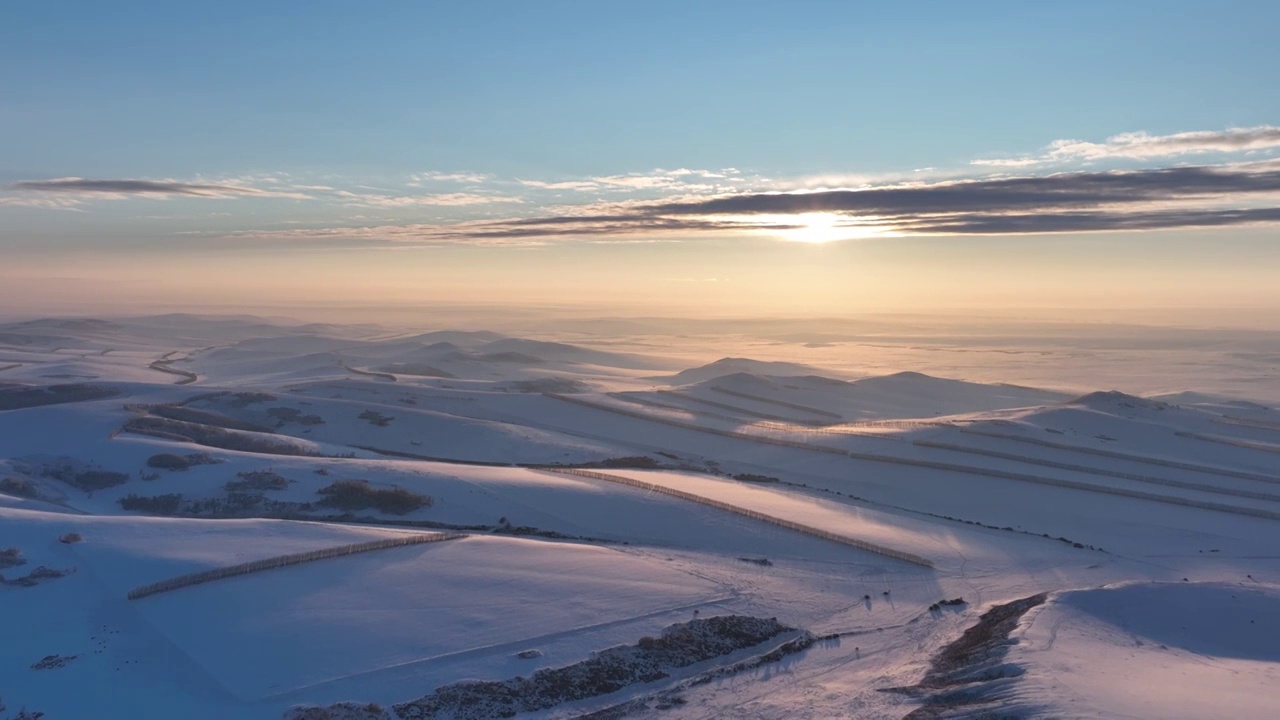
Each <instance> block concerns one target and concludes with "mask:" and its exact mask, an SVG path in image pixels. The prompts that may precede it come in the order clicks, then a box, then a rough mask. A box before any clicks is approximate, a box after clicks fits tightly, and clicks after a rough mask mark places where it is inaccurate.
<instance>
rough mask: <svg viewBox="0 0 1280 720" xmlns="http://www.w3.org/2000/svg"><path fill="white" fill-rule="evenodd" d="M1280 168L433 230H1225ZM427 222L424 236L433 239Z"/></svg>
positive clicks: (598, 211)
mask: <svg viewBox="0 0 1280 720" xmlns="http://www.w3.org/2000/svg"><path fill="white" fill-rule="evenodd" d="M1278 206H1280V165H1277V164H1276V163H1255V164H1248V165H1228V166H1201V167H1180V168H1165V169H1154V170H1135V171H1108V172H1076V173H1060V174H1055V175H1048V176H1039V177H1036V176H1032V177H1017V178H988V179H979V180H964V181H947V182H935V183H914V184H898V185H890V186H883V187H872V188H866V189H857V190H828V191H818V192H791V193H778V192H769V193H739V194H735V195H725V196H718V197H712V198H695V199H691V200H680V201H659V202H650V203H629V204H625V205H616V206H612V207H611V206H608V205H605V206H596V207H595V208H594V210H595V212H592V213H589V214H581V213H569V212H566V213H562V214H557V215H551V216H547V217H536V218H517V219H511V220H502V221H483V222H470V223H461V224H456V225H445V226H435V227H434V228H432V229H431V230H430V234H431V236H432V237H434V238H436V239H437V240H442V241H443V240H448V241H455V242H465V241H467V240H475V241H486V242H488V241H493V240H497V239H507V240H515V239H523V240H553V239H556V238H561V239H575V238H584V237H590V238H606V237H615V236H634V235H644V234H657V235H664V234H665V235H672V234H675V235H683V236H695V235H700V234H706V233H720V234H723V233H725V232H743V231H766V232H777V233H785V232H786V231H788V230H800V229H803V228H806V227H807V226H808V221H807V220H806V218H813V217H822V218H828V219H830V222H831V223H832V225H833V226H834V227H835V228H837V229H839V228H849V229H858V230H859V231H860V233H859V234H863V235H865V234H894V235H932V234H986V235H1005V234H1032V233H1061V232H1091V231H1104V230H1110V231H1136V230H1152V229H1171V228H1192V227H1221V226H1230V225H1246V224H1258V223H1274V222H1280V207H1278ZM424 232H426V231H425V229H420V230H419V235H418V237H419V239H421V238H423V237H425V236H424V235H423V234H422V233H424Z"/></svg>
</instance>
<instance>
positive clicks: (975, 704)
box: [884, 593, 1048, 720]
mask: <svg viewBox="0 0 1280 720" xmlns="http://www.w3.org/2000/svg"><path fill="white" fill-rule="evenodd" d="M1047 597H1048V596H1047V595H1046V594H1045V593H1040V594H1038V595H1032V596H1030V597H1026V598H1022V599H1020V600H1014V601H1012V602H1008V603H1005V604H1003V605H996V606H995V607H993V608H991V609H990V610H988V611H987V612H985V613H983V614H982V616H981V617H979V618H978V622H977V624H975V625H973V626H972V627H970V628H969V629H968V630H965V631H964V634H963V635H961V636H960V637H959V638H957V639H956V640H954V641H953V642H951V643H950V644H948V645H946V646H945V647H943V648H942V650H941V651H939V652H938V654H937V655H935V656H934V657H933V659H932V660H931V661H930V663H929V670H928V672H926V673H925V676H924V678H922V679H921V680H920V682H918V683H916V684H915V685H911V686H907V687H896V688H886V689H885V690H884V692H895V693H902V694H905V695H911V696H915V697H919V698H920V699H921V700H922V701H923V703H924V704H923V705H922V706H921V707H919V708H916V709H915V710H913V711H912V712H911V713H909V714H908V715H907V716H906V718H904V720H960V719H962V718H1009V719H1010V720H1015V719H1017V718H1024V717H1029V716H1030V715H1031V714H1034V713H1033V710H1032V709H1030V708H1016V707H1012V706H1010V705H1007V704H1006V703H1005V702H1004V701H1005V700H1006V699H1007V697H1008V691H1009V689H1010V687H1011V686H1012V684H1013V683H1014V682H1015V681H1016V679H1017V678H1018V677H1019V676H1020V675H1022V673H1023V670H1022V668H1020V667H1018V666H1016V665H1012V664H1009V663H1006V662H1005V657H1006V656H1007V655H1008V653H1009V648H1010V647H1012V646H1013V645H1014V644H1016V643H1017V640H1015V639H1012V638H1010V637H1009V635H1010V634H1011V633H1012V632H1013V630H1014V629H1015V628H1016V627H1017V626H1018V622H1019V621H1020V620H1021V619H1022V616H1023V615H1025V614H1026V613H1027V612H1028V611H1029V610H1031V608H1034V607H1036V606H1038V605H1042V604H1044V602H1045V600H1046V599H1047Z"/></svg>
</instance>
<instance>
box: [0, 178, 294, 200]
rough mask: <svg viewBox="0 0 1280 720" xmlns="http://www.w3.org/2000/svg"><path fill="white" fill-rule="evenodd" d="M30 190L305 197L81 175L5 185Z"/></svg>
mask: <svg viewBox="0 0 1280 720" xmlns="http://www.w3.org/2000/svg"><path fill="white" fill-rule="evenodd" d="M6 189H7V190H17V191H22V192H34V193H59V194H68V195H81V196H94V195H99V196H104V197H111V198H121V197H128V196H131V195H142V196H153V197H164V196H186V197H204V198H228V197H263V198H292V199H298V200H303V199H308V198H309V196H308V195H305V194H302V193H298V192H292V191H277V190H260V189H258V188H252V187H246V186H243V185H219V184H210V183H189V182H176V181H171V180H86V179H85V178H78V177H70V178H55V179H52V180H24V181H22V182H16V183H13V184H11V185H9V186H7V187H6Z"/></svg>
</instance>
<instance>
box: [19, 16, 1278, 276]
mask: <svg viewBox="0 0 1280 720" xmlns="http://www.w3.org/2000/svg"><path fill="white" fill-rule="evenodd" d="M1276 27H1280V3H1274V2H1212V3H1210V2H1176V1H1172V0H1170V1H1167V2H1154V1H1152V2H1136V1H1135V2H1124V3H1116V2H1071V3H1065V2H1064V3H1039V2H971V3H956V2H901V3H858V2H808V3H804V2H798V3H797V2H788V3H781V2H771V3H765V2H710V1H707V2H693V3H691V2H644V3H612V2H585V1H582V2H538V3H524V2H514V1H513V2H468V3H443V2H369V3H351V2H272V3H261V2H252V3H251V2H234V1H233V2H221V3H216V4H211V3H175V2H121V3H104V2H25V1H22V0H15V1H13V2H7V3H4V4H0V89H2V90H3V92H0V142H2V143H3V146H2V147H3V152H2V153H0V157H2V159H3V162H0V251H7V253H8V254H9V255H10V257H11V258H21V259H22V273H24V274H23V277H24V278H26V279H28V280H30V281H32V282H35V279H36V278H38V277H40V276H41V274H42V273H43V274H44V275H47V276H50V277H52V276H53V275H55V274H58V275H65V274H66V271H67V270H68V268H70V267H72V266H73V265H74V264H75V261H82V260H87V259H89V258H93V257H98V256H108V257H110V258H114V259H116V260H120V259H121V258H126V257H129V256H130V255H131V254H136V253H147V254H148V256H149V257H150V258H152V261H153V262H159V260H156V259H155V258H156V256H157V254H159V255H162V256H178V255H187V256H189V255H191V254H193V253H212V254H217V255H218V256H219V257H223V258H225V257H227V256H228V254H230V255H234V254H235V253H242V254H243V255H242V257H244V258H246V262H247V261H248V260H247V258H249V257H250V256H252V255H253V254H255V253H256V254H257V256H258V259H259V261H261V259H262V258H263V257H266V256H268V255H270V256H271V257H273V258H276V259H275V260H273V261H272V262H285V260H283V259H280V258H284V257H285V256H287V255H288V254H289V253H290V252H295V253H303V252H306V253H313V254H314V253H324V252H330V253H339V252H341V253H345V255H344V257H347V258H349V257H350V253H352V252H358V251H361V250H367V251H368V252H370V253H373V252H375V251H379V250H386V249H398V250H404V251H408V250H410V249H412V248H419V249H424V251H425V249H431V248H438V247H440V246H442V245H443V246H450V247H451V248H456V246H468V245H478V246H494V245H500V246H503V247H507V248H510V247H512V246H515V247H519V248H521V249H525V250H527V249H529V248H536V247H545V246H547V245H551V244H557V245H558V244H565V243H569V244H574V243H577V244H584V243H590V242H623V241H627V242H652V243H653V245H654V247H653V248H652V249H651V251H650V252H651V253H652V254H656V255H657V256H661V255H662V254H663V253H674V252H677V251H674V250H672V249H671V247H670V246H671V245H673V244H678V243H681V242H697V241H699V239H703V240H706V239H710V238H715V239H716V241H717V243H716V244H717V246H720V244H723V243H728V245H729V246H730V247H732V246H733V245H732V240H733V239H734V238H735V237H740V238H741V239H742V240H743V242H744V243H758V242H763V241H765V240H762V238H766V239H769V240H771V241H777V240H784V241H785V240H792V241H794V240H801V241H805V242H804V243H802V244H810V245H814V244H827V243H828V242H829V241H832V240H850V241H858V242H864V243H866V242H880V243H885V242H900V243H901V242H905V241H904V240H903V239H902V238H903V237H915V238H919V237H937V236H948V237H951V236H960V239H959V240H957V242H963V243H968V244H969V246H970V247H972V248H974V251H975V252H978V253H979V254H981V253H983V252H988V251H990V252H998V251H997V250H994V249H992V248H996V247H998V246H999V245H1000V244H999V243H994V244H993V243H992V241H990V239H989V238H990V237H993V236H999V235H1008V234H1019V235H1041V234H1046V233H1049V234H1055V235H1059V234H1062V233H1084V232H1088V233H1095V234H1096V233H1107V234H1108V237H1114V238H1115V240H1114V242H1113V243H1111V244H1112V245H1119V244H1121V243H1137V244H1139V245H1142V244H1144V243H1148V244H1149V243H1151V242H1153V241H1152V240H1151V239H1150V238H1149V237H1145V235H1149V234H1150V233H1152V232H1157V233H1167V234H1168V235H1167V237H1168V238H1170V239H1172V240H1173V241H1172V242H1168V243H1166V244H1165V245H1164V247H1166V248H1170V249H1172V251H1174V254H1175V255H1177V252H1176V251H1178V250H1179V249H1180V248H1186V249H1187V252H1189V253H1191V255H1187V256H1186V257H1192V256H1195V255H1196V253H1197V252H1200V251H1199V250H1196V249H1195V247H1194V246H1195V245H1196V243H1197V242H1207V241H1205V240H1194V239H1192V240H1187V239H1186V238H1203V237H1208V235H1206V233H1207V232H1208V231H1207V230H1206V228H1211V229H1214V230H1215V231H1216V233H1215V234H1212V237H1213V238H1215V240H1214V241H1213V242H1216V243H1221V242H1223V240H1222V238H1224V237H1226V238H1227V242H1236V243H1242V244H1246V245H1248V246H1249V247H1250V248H1255V247H1256V246H1257V245H1258V244H1259V243H1264V245H1263V247H1266V245H1265V243H1266V242H1267V238H1270V237H1272V236H1273V235H1272V233H1273V230H1272V228H1273V224H1274V222H1275V221H1276V217H1275V212H1274V211H1275V208H1276V207H1277V206H1278V205H1280V203H1277V202H1276V201H1275V199H1274V196H1273V195H1272V194H1271V191H1272V190H1276V188H1274V187H1272V185H1271V183H1273V178H1272V177H1271V175H1267V174H1266V173H1267V172H1270V165H1267V163H1270V162H1273V161H1274V160H1275V159H1276V158H1277V157H1280V153H1278V152H1277V151H1278V150H1280V130H1278V129H1277V128H1276V126H1277V125H1280V80H1277V74H1276V70H1275V68H1277V67H1280V49H1278V46H1280V44H1277V43H1276V42H1275V39H1274V29H1275V28H1276ZM1109 139H1110V140H1109ZM1067 141H1077V142H1075V143H1071V142H1067ZM1054 143H1057V144H1056V145H1055V144H1054ZM1186 166H1197V167H1203V168H1209V170H1208V171H1207V172H1208V173H1209V175H1206V176H1205V177H1207V178H1208V179H1209V180H1211V181H1212V184H1213V186H1212V187H1211V188H1208V189H1206V187H1205V186H1204V184H1203V182H1202V181H1203V180H1204V179H1205V178H1203V177H1195V178H1190V179H1187V178H1171V176H1169V175H1167V174H1165V175H1160V176H1158V177H1157V176H1153V175H1150V174H1146V175H1144V174H1142V173H1150V172H1153V171H1164V170H1168V169H1170V168H1181V167H1186ZM1063 173H1066V174H1071V173H1077V174H1083V175H1085V176H1087V177H1083V178H1082V179H1073V180H1071V181H1070V182H1063V183H1061V184H1060V186H1055V187H1054V188H1051V189H1049V190H1047V191H1045V192H1046V193H1047V194H1044V195H1042V196H1040V197H1039V200H1038V201H1037V202H1035V203H1031V204H1029V205H1026V204H1017V205H1011V204H1009V198H1012V197H1013V193H1014V192H1015V191H1016V192H1019V193H1020V192H1023V191H1024V190H1025V189H1026V188H1025V187H1024V186H1016V187H1015V186H1010V185H1008V184H1007V181H1009V180H1010V179H1011V178H1012V179H1015V180H1016V179H1019V178H1020V179H1023V180H1025V179H1026V178H1043V177H1046V176H1053V175H1060V174H1063ZM1115 173H1132V174H1133V175H1132V176H1126V177H1125V178H1124V179H1123V182H1120V183H1119V185H1120V186H1122V187H1119V188H1118V189H1110V190H1107V192H1110V193H1114V195H1115V199H1116V202H1115V203H1112V202H1111V200H1110V198H1109V197H1105V196H1095V195H1089V197H1088V198H1087V199H1085V200H1080V201H1072V203H1070V204H1061V203H1058V204H1055V203H1056V202H1057V200H1056V199H1057V198H1061V197H1062V196H1063V194H1064V193H1077V192H1081V188H1083V187H1085V186H1088V187H1090V188H1096V187H1099V186H1100V184H1101V183H1106V184H1107V185H1108V186H1109V187H1110V186H1111V185H1113V184H1114V183H1112V181H1113V180H1114V179H1115V177H1114V174H1115ZM1223 173H1226V174H1229V175H1230V177H1221V175H1222V174H1223ZM1243 180H1248V181H1249V184H1248V187H1242V185H1241V183H1242V182H1243ZM996 181H999V182H1004V183H1006V184H1004V185H1000V184H998V183H997V182H996ZM1152 182H1155V183H1158V184H1159V188H1160V190H1159V192H1157V193H1147V192H1146V191H1145V190H1142V188H1147V187H1150V183H1152ZM949 183H975V184H972V185H965V187H964V188H963V189H962V190H963V191H964V192H966V193H968V194H969V196H972V197H971V198H969V197H968V196H966V199H965V200H964V201H963V202H964V203H967V204H965V205H964V206H963V207H964V208H965V209H966V212H965V214H963V216H961V215H958V214H955V212H952V211H956V212H958V208H960V206H959V205H953V206H945V207H950V208H951V210H949V211H948V212H947V213H946V214H945V215H939V214H938V213H937V212H933V211H932V210H928V208H932V207H935V205H930V203H937V202H939V200H940V199H941V198H944V197H951V196H952V195H953V194H954V193H953V192H952V191H951V190H939V189H938V188H936V187H935V188H932V189H926V191H924V192H916V193H914V194H910V195H911V196H910V197H906V195H908V194H909V193H907V194H904V193H898V194H891V193H889V190H887V189H888V188H893V187H899V188H900V187H902V186H903V185H904V184H908V185H911V184H914V185H916V186H918V185H921V184H925V185H930V184H933V185H939V184H940V185H941V186H946V185H947V184H949ZM1038 187H1039V186H1037V188H1038ZM815 189H826V190H829V191H830V190H836V191H849V190H858V191H865V190H867V189H872V190H876V191H878V192H879V193H880V195H878V196H875V197H876V198H877V199H876V200H875V202H869V200H870V199H871V198H872V197H873V196H869V195H859V196H857V197H851V196H849V195H847V194H846V195H838V196H830V197H825V196H824V197H822V198H818V197H808V196H806V197H805V198H804V200H803V202H798V203H791V204H790V205H788V206H787V207H786V208H785V209H784V211H783V212H780V213H779V212H772V211H770V212H765V210H764V209H762V207H763V206H762V203H765V202H766V201H767V202H768V203H772V201H771V200H768V198H765V199H764V200H754V201H753V200H751V199H750V197H748V196H760V195H762V194H766V195H767V194H770V193H778V192H784V193H788V192H797V191H801V192H810V191H812V190H815ZM1037 192H1041V190H1040V189H1037ZM730 196H734V197H743V198H746V199H743V200H742V202H740V203H738V204H737V205H734V206H733V207H735V208H737V209H740V210H742V213H737V214H733V215H726V214H724V213H714V214H713V213H712V210H713V209H714V208H716V207H721V206H720V205H715V204H714V203H713V204H712V205H697V203H706V202H709V201H717V199H722V198H725V197H730ZM993 198H994V200H993ZM1000 198H1004V199H1003V200H1001V199H1000ZM1206 198H1207V199H1206ZM882 199H883V200H882ZM1018 202H1019V203H1022V201H1021V200H1019V201H1018ZM635 203H649V204H650V205H651V206H652V207H648V208H646V209H645V210H644V211H643V212H640V213H637V212H635V211H634V209H633V208H632V205H633V204H635ZM690 203H694V204H695V205H696V206H695V207H689V205H690ZM851 203H852V204H851ZM973 203H976V204H977V205H978V206H980V207H978V209H977V210H976V211H974V212H968V208H970V205H972V204H973ZM1117 203H1119V204H1118V205H1117ZM770 206H771V207H772V204H771V205H770ZM922 207H923V208H925V209H926V210H927V212H924V211H922V210H921V208H922ZM1117 208H1118V209H1117ZM1157 211H1158V212H1161V213H1164V214H1163V215H1161V216H1160V217H1159V218H1156V217H1155V216H1154V213H1156V212H1157ZM922 212H924V216H923V217H922V215H921V213H922ZM1242 213H1245V214H1242ZM1045 214H1052V215H1053V217H1054V220H1053V221H1052V222H1047V221H1046V222H1041V221H1036V222H1032V215H1035V216H1037V217H1039V216H1041V215H1045ZM1175 215H1176V217H1175ZM582 216H589V217H591V218H594V219H593V220H591V221H590V222H587V221H583V220H581V218H582ZM1170 218H1174V219H1170ZM531 220H536V221H537V222H538V223H545V224H537V225H530V224H528V223H529V222H530V221H531ZM457 223H463V226H462V229H461V230H459V229H458V228H457V227H456V224H457ZM477 223H486V225H484V226H477V225H476V224H477ZM477 227H479V229H477ZM534 228H536V229H534ZM1139 234H1142V235H1144V237H1143V238H1141V239H1139V238H1137V237H1136V235H1139ZM658 241H660V242H658ZM793 244H794V243H793ZM1096 244H1097V243H1085V244H1084V245H1082V246H1089V247H1094V246H1096ZM1060 245H1061V243H1060V242H1046V243H1044V246H1045V247H1046V248H1049V247H1058V246H1060ZM802 251H803V250H800V251H797V252H802ZM701 252H703V254H704V255H706V256H707V257H708V258H709V257H714V256H713V255H711V254H710V253H711V251H710V250H709V249H708V250H705V251H701ZM830 252H836V251H835V250H832V251H830ZM1091 252H1093V253H1095V257H1096V258H1097V262H1098V263H1100V264H1105V263H1106V262H1107V260H1108V253H1107V251H1106V250H1105V248H1103V249H1101V250H1098V249H1094V250H1091ZM1250 252H1253V251H1252V250H1251V251H1250ZM1116 253H1117V254H1116V255H1115V257H1116V258H1120V257H1123V256H1124V255H1125V251H1124V250H1123V249H1117V251H1116ZM1018 254H1019V255H1021V254H1025V253H1022V252H1020V253H1018ZM1033 254H1034V253H1033ZM384 255H385V253H384ZM592 255H593V256H594V254H592ZM1246 255H1248V256H1249V257H1250V258H1251V260H1249V264H1250V266H1253V265H1256V262H1257V258H1256V256H1255V255H1249V253H1247V252H1246V253H1244V254H1242V255H1241V256H1240V257H1244V256H1246ZM585 256H586V254H584V257H585ZM526 257H532V258H534V259H533V260H526V261H524V262H531V263H533V264H535V265H536V264H537V263H538V262H539V260H538V256H537V255H536V254H534V255H529V254H526ZM1232 257H1233V256H1232V254H1231V253H1230V252H1228V253H1226V255H1225V257H1224V258H1223V261H1224V262H1225V261H1228V260H1230V259H1231V258H1232ZM335 258H336V256H335ZM651 259H653V260H655V261H658V260H660V259H661V258H660V257H655V258H651ZM996 259H997V260H999V259H1000V258H996ZM454 261H455V262H456V263H457V264H458V267H466V264H465V262H464V261H463V260H460V259H457V258H454ZM706 261H707V260H706V258H703V259H702V260H699V261H698V262H706ZM172 262H180V261H179V260H176V259H173V260H172ZM334 262H335V263H337V262H338V261H337V260H336V259H335V260H334ZM362 262H372V260H371V259H370V260H368V261H363V260H362ZM502 262H507V261H506V260H502V261H499V260H493V259H486V261H485V263H488V264H493V263H496V264H499V265H501V264H502ZM597 262H598V263H600V264H602V265H607V264H608V262H607V261H605V260H599V261H597ZM900 262H901V261H900ZM1044 262H1045V263H1046V264H1049V263H1051V262H1052V259H1051V258H1049V257H1048V256H1046V258H1045V259H1044ZM1241 262H1244V261H1243V260H1242V261H1241ZM485 263H482V265H484V264H485ZM16 266H17V264H16V263H15V264H14V267H16ZM485 267H487V265H485ZM485 267H475V268H472V271H473V272H474V273H475V274H476V277H481V273H482V271H483V270H484V269H485ZM368 272H375V273H376V270H368ZM424 272H425V271H424ZM428 274H429V273H428Z"/></svg>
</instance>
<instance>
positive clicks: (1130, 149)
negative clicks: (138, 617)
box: [973, 125, 1280, 168]
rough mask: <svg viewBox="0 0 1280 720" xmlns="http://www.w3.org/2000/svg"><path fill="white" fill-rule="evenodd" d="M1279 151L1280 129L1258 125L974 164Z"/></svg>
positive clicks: (1063, 143) (1060, 147) (1061, 144)
mask: <svg viewBox="0 0 1280 720" xmlns="http://www.w3.org/2000/svg"><path fill="white" fill-rule="evenodd" d="M1275 148H1280V127H1276V126H1274V125H1259V126H1257V127H1250V128H1229V129H1227V130H1199V131H1195V132H1181V133H1174V134H1172V135H1151V134H1149V133H1145V132H1133V133H1123V134H1120V135H1113V136H1112V137H1109V138H1107V139H1106V141H1105V142H1100V143H1095V142H1088V141H1085V140H1055V141H1054V142H1052V143H1050V144H1049V146H1048V147H1047V148H1045V151H1044V152H1043V153H1041V154H1039V155H1034V156H1024V157H1015V158H993V159H984V160H974V161H973V164H974V165H980V166H988V167H1006V168H1018V167H1030V166H1033V165H1047V164H1053V163H1064V162H1075V161H1096V160H1110V159H1121V160H1148V159H1153V158H1168V157H1176V156H1179V155H1196V154H1204V153H1242V152H1250V151H1257V150H1271V149H1275Z"/></svg>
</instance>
